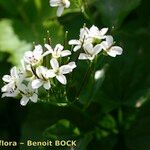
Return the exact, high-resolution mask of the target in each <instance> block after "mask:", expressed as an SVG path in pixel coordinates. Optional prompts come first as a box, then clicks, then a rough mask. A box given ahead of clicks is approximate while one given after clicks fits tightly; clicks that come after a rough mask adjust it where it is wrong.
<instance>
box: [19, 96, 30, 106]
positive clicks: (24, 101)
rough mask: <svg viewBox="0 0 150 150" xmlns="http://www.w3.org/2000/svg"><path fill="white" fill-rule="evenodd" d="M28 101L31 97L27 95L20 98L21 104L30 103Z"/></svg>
mask: <svg viewBox="0 0 150 150" xmlns="http://www.w3.org/2000/svg"><path fill="white" fill-rule="evenodd" d="M28 101H29V98H28V97H26V96H23V97H22V99H21V100H20V104H21V105H22V106H26V105H27V103H28Z"/></svg>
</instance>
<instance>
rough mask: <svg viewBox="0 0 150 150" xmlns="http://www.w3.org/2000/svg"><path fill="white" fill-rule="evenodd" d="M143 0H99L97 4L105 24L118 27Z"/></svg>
mask: <svg viewBox="0 0 150 150" xmlns="http://www.w3.org/2000/svg"><path fill="white" fill-rule="evenodd" d="M140 1H141V0H132V1H131V0H100V1H99V0H97V1H95V6H96V7H97V8H98V10H99V13H100V15H101V17H102V18H101V19H102V21H103V23H104V24H105V25H109V26H110V27H113V26H114V27H118V26H120V25H121V24H122V22H123V21H124V19H125V18H126V17H127V16H128V15H129V14H130V12H132V11H133V10H134V9H135V8H136V7H137V6H138V5H139V4H140Z"/></svg>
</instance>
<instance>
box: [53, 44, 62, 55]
mask: <svg viewBox="0 0 150 150" xmlns="http://www.w3.org/2000/svg"><path fill="white" fill-rule="evenodd" d="M63 49H64V47H63V46H62V45H61V44H57V45H56V46H55V48H54V51H56V52H58V53H60V52H61V51H62V50H63Z"/></svg>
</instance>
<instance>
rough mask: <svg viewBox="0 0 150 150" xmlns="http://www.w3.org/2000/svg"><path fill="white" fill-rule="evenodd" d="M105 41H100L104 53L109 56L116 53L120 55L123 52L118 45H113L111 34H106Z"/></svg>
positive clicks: (114, 55) (113, 55)
mask: <svg viewBox="0 0 150 150" xmlns="http://www.w3.org/2000/svg"><path fill="white" fill-rule="evenodd" d="M105 38H106V41H103V42H102V43H101V46H102V48H103V50H104V51H106V53H107V54H108V55H109V56H111V57H116V55H121V54H122V52H123V49H122V48H121V47H119V46H113V44H114V41H113V37H112V36H111V35H108V36H106V37H105Z"/></svg>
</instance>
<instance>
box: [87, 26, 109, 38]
mask: <svg viewBox="0 0 150 150" xmlns="http://www.w3.org/2000/svg"><path fill="white" fill-rule="evenodd" d="M107 31H108V28H102V29H101V30H99V29H98V27H96V26H94V25H93V26H92V27H91V28H90V29H89V31H88V38H92V41H94V40H96V39H99V40H101V39H104V35H105V34H106V33H107Z"/></svg>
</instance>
